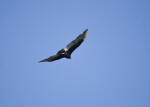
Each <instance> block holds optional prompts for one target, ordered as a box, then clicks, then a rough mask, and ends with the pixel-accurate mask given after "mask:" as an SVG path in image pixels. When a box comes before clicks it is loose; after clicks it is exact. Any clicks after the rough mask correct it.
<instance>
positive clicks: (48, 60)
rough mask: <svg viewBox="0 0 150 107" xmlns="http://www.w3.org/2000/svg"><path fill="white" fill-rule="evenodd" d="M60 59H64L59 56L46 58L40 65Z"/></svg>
mask: <svg viewBox="0 0 150 107" xmlns="http://www.w3.org/2000/svg"><path fill="white" fill-rule="evenodd" d="M60 58H62V57H60V56H59V55H53V56H51V57H49V58H46V59H44V60H41V61H39V63H40V62H52V61H55V60H58V59H60Z"/></svg>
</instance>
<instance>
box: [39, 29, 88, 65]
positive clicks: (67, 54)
mask: <svg viewBox="0 0 150 107" xmlns="http://www.w3.org/2000/svg"><path fill="white" fill-rule="evenodd" d="M87 32H88V29H86V30H85V31H84V32H83V33H82V34H80V35H79V36H78V37H77V38H76V39H75V40H73V41H72V42H70V43H69V44H68V45H67V46H66V48H64V49H61V50H60V51H58V52H57V54H56V55H53V56H51V57H49V58H47V59H44V60H42V61H40V62H52V61H55V60H59V59H61V58H68V59H71V54H72V52H73V51H74V50H75V49H76V48H77V47H79V46H80V45H81V43H82V42H83V41H84V40H85V38H86V36H87Z"/></svg>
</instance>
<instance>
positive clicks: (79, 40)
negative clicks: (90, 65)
mask: <svg viewBox="0 0 150 107" xmlns="http://www.w3.org/2000/svg"><path fill="white" fill-rule="evenodd" d="M87 32H88V29H86V30H85V31H84V32H83V33H82V34H80V35H79V36H78V37H77V38H76V39H75V40H73V41H71V42H70V43H69V44H68V45H67V46H66V48H67V50H68V51H70V53H72V52H73V51H74V50H75V49H76V48H77V47H79V46H80V44H81V43H82V42H83V41H84V40H85V38H86V36H87Z"/></svg>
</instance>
